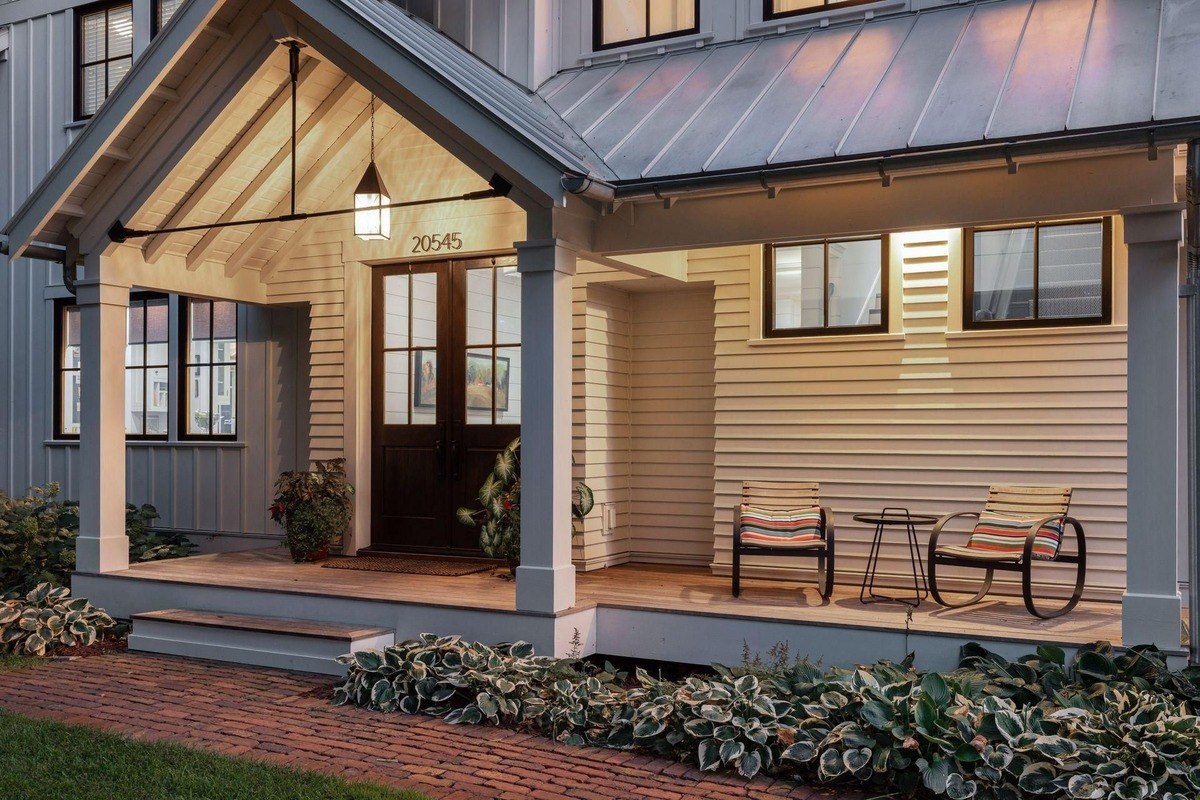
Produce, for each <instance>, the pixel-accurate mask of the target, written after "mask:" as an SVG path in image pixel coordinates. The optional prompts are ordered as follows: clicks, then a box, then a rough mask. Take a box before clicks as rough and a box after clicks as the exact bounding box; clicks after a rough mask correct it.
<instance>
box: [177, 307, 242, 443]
mask: <svg viewBox="0 0 1200 800" xmlns="http://www.w3.org/2000/svg"><path fill="white" fill-rule="evenodd" d="M194 303H208V305H209V317H208V319H209V327H208V342H209V356H208V361H206V362H199V361H192V357H191V354H192V333H191V320H192V304H194ZM214 303H233V307H234V318H233V341H234V343H235V344H236V346H237V347H236V351H235V355H234V359H233V361H232V362H229V361H220V362H218V361H214V360H213V350H212V346H213V342H214V341H215V340H214V338H213V324H212V320H213V314H212V306H213V304H214ZM241 310H242V309H241V304H240V303H237V302H236V301H233V300H223V299H221V298H208V297H185V296H180V298H179V370H178V380H179V392H178V394H179V400H178V405H177V406H176V408H177V410H178V414H179V421H178V423H177V424H178V437H179V440H180V441H193V442H194V441H202V442H236V441H237V440H238V429H239V426H240V424H241V414H240V413H238V411H239V406H240V401H241V383H242V381H241V363H242V353H241V350H242V348H241V344H242V342H241V333H242V327H241V326H242V321H241ZM230 365H232V366H233V375H234V396H233V407H234V416H233V432H232V433H213V432H212V416H211V415H212V409H213V407H214V406H215V403H214V402H213V401H214V392H215V391H216V390H215V386H216V380H215V378H214V377H213V375H214V372H213V368H214V367H218V366H230ZM192 367H207V368H208V369H209V370H210V372H209V382H208V397H209V400H208V406H209V415H210V416H209V423H208V428H209V432H208V433H192V429H191V428H192V426H191V422H190V418H189V416H188V415H189V413H190V412H191V409H190V408H189V407H188V404H189V403H190V401H191V396H192V392H191V376H190V375H189V372H190V370H191V368H192Z"/></svg>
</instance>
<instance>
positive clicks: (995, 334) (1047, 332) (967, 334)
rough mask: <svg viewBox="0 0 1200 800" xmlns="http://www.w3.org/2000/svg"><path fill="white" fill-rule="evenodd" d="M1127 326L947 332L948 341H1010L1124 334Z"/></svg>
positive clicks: (1074, 326) (1080, 326)
mask: <svg viewBox="0 0 1200 800" xmlns="http://www.w3.org/2000/svg"><path fill="white" fill-rule="evenodd" d="M1127 331H1128V326H1125V325H1059V326H1056V327H1049V326H1048V327H1045V328H995V329H992V330H987V329H975V330H967V331H946V341H961V340H964V339H1008V338H1012V337H1014V336H1015V337H1031V336H1033V337H1036V336H1086V335H1087V334H1097V333H1099V334H1123V333H1126V332H1127Z"/></svg>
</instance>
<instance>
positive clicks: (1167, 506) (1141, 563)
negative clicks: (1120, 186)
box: [1121, 204, 1183, 650]
mask: <svg viewBox="0 0 1200 800" xmlns="http://www.w3.org/2000/svg"><path fill="white" fill-rule="evenodd" d="M1123 216H1124V222H1125V244H1126V245H1127V246H1128V253H1129V357H1128V376H1129V377H1128V386H1129V388H1128V393H1129V394H1128V406H1129V410H1128V414H1129V422H1128V440H1129V441H1128V467H1127V469H1128V475H1129V477H1128V492H1129V501H1128V512H1127V514H1128V526H1127V532H1126V555H1125V597H1124V600H1123V604H1122V631H1121V636H1122V640H1123V641H1124V643H1125V644H1127V645H1131V644H1154V645H1158V646H1159V647H1161V648H1163V649H1170V650H1178V649H1179V646H1180V615H1181V610H1182V601H1181V599H1180V596H1179V584H1178V573H1177V569H1178V549H1177V545H1178V536H1179V504H1178V497H1177V495H1176V487H1177V482H1178V480H1179V475H1178V466H1179V462H1178V452H1179V450H1178V448H1179V438H1178V437H1179V431H1178V420H1179V414H1178V404H1179V253H1180V244H1181V242H1182V240H1183V206H1182V204H1172V205H1158V206H1147V207H1143V208H1135V209H1127V210H1125V211H1124V212H1123Z"/></svg>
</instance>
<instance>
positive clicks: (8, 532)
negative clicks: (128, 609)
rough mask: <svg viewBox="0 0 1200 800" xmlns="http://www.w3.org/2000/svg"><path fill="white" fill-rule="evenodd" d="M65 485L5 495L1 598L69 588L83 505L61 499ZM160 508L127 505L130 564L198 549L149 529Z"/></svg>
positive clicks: (1, 500) (0, 524) (0, 508)
mask: <svg viewBox="0 0 1200 800" xmlns="http://www.w3.org/2000/svg"><path fill="white" fill-rule="evenodd" d="M58 493H59V486H58V484H57V483H49V484H47V485H45V486H42V487H35V488H33V489H30V491H29V494H28V495H26V496H25V497H9V496H8V495H6V494H4V493H2V492H0V595H8V594H13V593H15V594H24V593H26V592H28V591H30V590H31V589H33V588H34V587H36V586H37V585H39V584H41V583H53V584H57V585H66V584H67V583H69V582H70V579H71V573H72V572H73V571H74V569H75V538H76V537H77V536H78V535H79V504H78V503H74V502H69V501H64V500H59V499H58ZM157 518H158V512H157V511H156V510H155V508H154V506H150V505H143V506H141V507H135V506H132V505H131V506H127V511H126V516H125V525H126V533H128V535H129V559H130V561H154V560H157V559H162V558H178V557H180V556H186V555H188V554H189V553H190V552H191V551H192V550H193V549H194V547H195V546H194V545H192V544H191V543H190V542H188V541H187V539H185V538H184V537H183V536H182V535H180V534H164V533H159V532H156V531H151V530H150V529H149V526H150V524H151V523H152V522H153V521H154V520H155V519H157Z"/></svg>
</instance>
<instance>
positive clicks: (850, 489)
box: [690, 220, 1126, 599]
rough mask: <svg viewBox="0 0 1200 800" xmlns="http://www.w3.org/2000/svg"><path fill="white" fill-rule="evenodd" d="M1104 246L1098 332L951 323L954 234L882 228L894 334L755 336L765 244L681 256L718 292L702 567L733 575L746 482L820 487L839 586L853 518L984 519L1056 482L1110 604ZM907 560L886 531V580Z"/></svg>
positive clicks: (751, 566)
mask: <svg viewBox="0 0 1200 800" xmlns="http://www.w3.org/2000/svg"><path fill="white" fill-rule="evenodd" d="M1117 224H1118V225H1119V220H1118V221H1117ZM1114 240H1115V241H1118V242H1119V241H1121V236H1120V231H1119V230H1118V231H1116V233H1115V235H1114ZM1116 250H1117V253H1116V255H1115V258H1114V262H1115V263H1114V273H1115V274H1114V302H1113V306H1114V324H1113V325H1111V326H1103V327H1077V328H1059V329H1040V330H1039V329H1025V330H1009V331H982V332H980V331H970V332H963V331H961V303H962V300H961V283H960V281H961V266H960V259H961V256H960V253H961V232H960V231H958V230H942V231H925V232H915V233H904V234H895V235H893V237H892V247H891V267H892V279H891V287H892V288H891V291H892V295H893V297H892V299H891V305H890V308H891V309H892V316H893V320H892V324H891V333H890V334H885V335H874V336H872V335H863V336H844V337H843V336H839V337H810V338H797V339H784V340H770V341H767V340H763V339H760V338H759V331H760V330H761V327H760V326H761V305H760V304H761V288H760V287H761V269H762V250H761V248H757V247H749V248H736V249H723V250H711V251H703V252H693V253H691V254H690V277H691V279H692V280H706V281H712V282H713V283H714V284H715V287H716V341H715V348H716V357H715V367H716V437H715V458H716V505H715V510H714V515H713V523H714V529H713V531H714V532H713V539H714V553H713V562H712V565H713V570H714V571H715V572H716V573H718V574H728V572H729V569H730V546H731V536H732V534H731V523H732V514H733V508H734V506H735V505H736V504H737V502H738V498H739V492H740V487H741V483H742V481H743V480H746V479H752V478H765V479H796V480H816V481H819V482H820V483H821V500H822V503H823V504H825V505H827V506H829V507H830V508H831V509H832V510H833V512H834V519H835V521H836V525H837V548H838V549H837V574H838V580H839V581H840V582H842V583H850V584H853V583H856V582H858V581H860V580H861V577H862V575H863V573H864V570H865V567H866V560H867V554H868V550H869V545H870V540H871V533H872V531H871V530H869V529H867V528H866V527H865V526H864V525H862V524H860V523H855V522H853V521H852V519H851V517H852V516H853V515H854V514H858V513H864V512H878V511H879V510H880V509H881V508H883V507H884V506H903V507H908V508H910V509H911V510H912V511H914V512H927V513H937V514H941V513H949V512H955V511H979V510H980V509H981V508H982V505H983V501H984V499H985V497H986V493H987V487H988V486H989V484H993V483H1013V484H1042V485H1066V486H1072V487H1074V490H1075V494H1074V500H1073V503H1072V507H1071V510H1072V514H1073V515H1074V516H1076V517H1078V518H1079V519H1080V520H1081V521H1082V522H1083V525H1084V526H1085V528H1086V530H1087V538H1088V580H1087V596H1091V597H1094V598H1106V599H1113V598H1115V597H1117V596H1118V595H1119V594H1120V592H1121V591H1122V590H1123V588H1124V557H1125V522H1126V471H1125V470H1126V465H1125V456H1126V381H1125V374H1126V334H1125V327H1124V324H1123V323H1124V312H1125V305H1126V304H1125V286H1126V281H1125V259H1124V253H1123V248H1121V247H1117V248H1116ZM897 292H900V293H901V294H900V296H899V297H897V296H896V294H897ZM897 317H898V318H897ZM959 530H969V527H965V528H959ZM926 537H927V533H923V534H922V540H925V539H926ZM745 563H746V564H747V565H748V568H747V572H748V573H749V574H754V573H755V572H757V573H758V574H760V575H763V576H777V577H778V576H786V575H789V574H790V575H793V576H797V577H799V576H800V574H803V576H804V577H806V578H808V577H811V568H809V569H805V568H803V567H796V568H793V569H795V570H800V574H798V573H797V572H795V571H789V569H788V568H786V567H784V568H780V567H779V566H777V564H778V562H777V561H776V562H774V563H773V564H770V562H758V563H757V564H756V562H755V561H754V560H753V559H748V560H747V561H746V562H745ZM768 564H770V565H768ZM908 564H909V562H908V559H907V556H906V551H905V549H904V548H903V546H902V545H901V544H899V543H898V539H897V533H896V531H891V532H890V533H889V534H888V536H887V539H886V543H885V547H884V549H883V554H882V558H881V565H880V574H881V575H883V574H885V573H886V575H887V576H888V578H889V581H888V582H890V583H893V584H896V583H897V582H898V581H899V580H900V579H901V577H902V576H903V575H904V574H908V573H907V570H908V569H909V566H908ZM1040 569H1041V571H1040V572H1038V571H1036V570H1035V581H1038V582H1039V583H1040V585H1042V586H1043V587H1044V588H1045V590H1046V591H1047V592H1048V593H1049V594H1059V593H1062V592H1063V591H1065V590H1066V588H1067V587H1069V585H1070V584H1069V583H1068V582H1067V577H1068V576H1067V575H1066V574H1065V571H1064V570H1063V568H1060V567H1055V566H1052V565H1045V566H1042V567H1041V568H1040ZM949 573H950V574H949V575H948V576H947V578H950V577H952V576H954V575H966V574H969V573H956V572H954V571H949ZM1037 575H1040V576H1041V578H1039V577H1037ZM1002 577H1003V576H1002ZM1043 578H1044V580H1043ZM910 580H911V577H910ZM960 585H961V584H960ZM1001 588H1002V589H1006V590H1012V589H1013V588H1014V585H1013V584H1012V582H1011V581H1006V582H1005V583H1004V584H1003V585H1002V586H1001Z"/></svg>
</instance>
